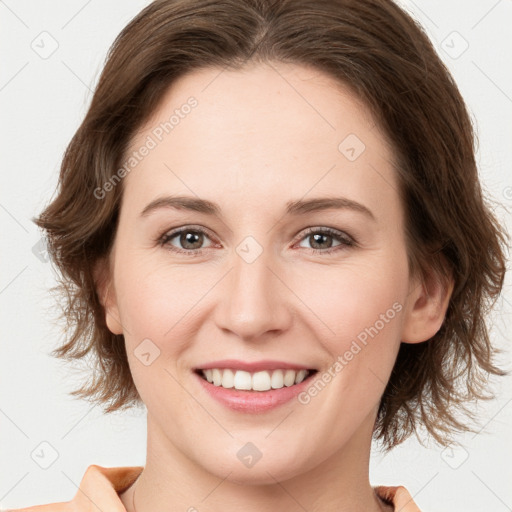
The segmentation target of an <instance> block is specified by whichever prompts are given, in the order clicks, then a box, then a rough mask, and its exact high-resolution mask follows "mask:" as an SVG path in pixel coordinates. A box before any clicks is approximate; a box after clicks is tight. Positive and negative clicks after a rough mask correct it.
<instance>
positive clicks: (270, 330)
mask: <svg viewBox="0 0 512 512" xmlns="http://www.w3.org/2000/svg"><path fill="white" fill-rule="evenodd" d="M268 252H270V251H267V252H266V251H263V252H262V253H261V254H260V255H259V256H258V257H257V258H256V259H255V260H254V261H252V262H250V259H249V260H247V259H245V258H244V257H243V256H240V254H238V253H237V254H234V257H233V265H232V267H231V271H230V272H229V273H228V275H227V276H225V278H224V279H223V284H222V286H221V287H220V289H219V300H218V304H217V307H216V310H215V315H214V318H215V322H216V324H217V326H218V327H219V328H220V329H222V330H223V331H225V332H230V333H232V334H234V335H236V336H238V337H239V338H240V339H242V340H244V341H256V340H263V339H264V338H272V339H273V338H275V337H276V336H278V335H279V333H280V332H284V331H285V330H286V329H288V328H289V326H290V323H291V320H292V317H293V314H292V307H293V306H292V304H290V303H288V301H289V300H290V298H291V297H292V296H293V293H292V292H291V291H290V289H289V288H288V287H287V284H286V282H285V276H284V275H283V274H284V272H280V271H279V266H278V265H276V264H275V261H274V262H273V261H270V260H271V258H270V257H269V256H268Z"/></svg>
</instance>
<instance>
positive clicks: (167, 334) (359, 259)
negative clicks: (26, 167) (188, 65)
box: [97, 63, 451, 512]
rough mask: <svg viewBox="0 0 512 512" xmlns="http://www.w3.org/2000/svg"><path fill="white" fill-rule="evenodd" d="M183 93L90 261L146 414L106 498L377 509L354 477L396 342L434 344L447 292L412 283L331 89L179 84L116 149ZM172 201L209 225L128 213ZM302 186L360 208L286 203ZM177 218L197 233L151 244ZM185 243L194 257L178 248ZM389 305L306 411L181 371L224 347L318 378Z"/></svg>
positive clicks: (339, 96)
mask: <svg viewBox="0 0 512 512" xmlns="http://www.w3.org/2000/svg"><path fill="white" fill-rule="evenodd" d="M190 96H194V97H195V98H196V99H197V101H198V105H197V107H196V108H194V109H192V111H191V112H190V114H189V115H187V116H185V117H184V118H183V119H181V120H180V122H179V124H178V125H177V126H176V127H175V128H174V129H173V130H172V132H170V133H169V134H167V135H166V136H165V137H164V138H163V140H162V141H161V142H160V143H159V144H158V145H157V146H156V147H155V148H153V149H152V150H151V151H150V152H149V154H148V155H147V156H146V157H145V158H144V159H143V160H142V161H141V162H140V163H139V164H138V165H137V166H136V168H135V169H134V170H132V171H131V172H130V173H129V174H128V175H127V176H126V177H125V178H124V181H123V187H124V190H123V199H122V205H121V212H120V219H119V226H118V231H117V233H116V238H115V243H114V246H113V249H112V251H111V254H110V255H109V260H108V261H107V262H103V263H102V265H99V266H98V271H97V272H98V276H99V277H98V289H99V291H100V293H101V296H102V297H104V306H105V311H106V319H107V324H108V327H109V329H110V330H111V331H112V332H114V333H118V334H120V333H122V334H123V335H124V336H125V340H126V347H127V353H128V360H129V364H130V368H131V371H132V374H133V378H134V381H135V384H136V386H137V389H138V391H139V393H140V396H141V398H142V400H143V401H144V403H145V405H146V407H147V411H148V416H147V421H148V439H147V460H146V465H145V469H144V471H143V473H142V475H141V476H140V478H139V479H138V481H137V482H136V484H135V485H133V486H132V487H130V488H129V489H128V490H127V491H126V492H124V493H123V494H122V495H121V500H122V502H123V504H124V505H125V507H126V509H127V510H128V512H132V511H133V510H134V509H133V507H132V499H133V492H134V489H135V490H136V495H135V497H136V499H135V504H136V509H137V512H145V511H149V510H171V509H172V510H189V508H190V507H196V508H197V509H199V510H202V511H206V510H208V511H212V512H218V511H221V510H222V512H231V511H239V510H245V511H248V512H252V511H258V512H260V511H261V510H280V509H281V510H288V511H297V512H298V511H301V512H303V511H304V510H308V511H310V512H313V511H322V512H325V511H334V510H336V511H351V512H353V511H366V512H368V511H370V512H376V511H379V510H391V507H389V506H385V505H384V504H383V503H382V502H380V500H378V499H377V498H376V496H375V495H374V492H373V489H372V487H371V485H370V483H369V476H368V473H369V456H370V445H371V436H372V430H373V425H374V421H375V417H376V413H377V407H378V404H379V400H380V397H381V395H382V393H383V392H384V389H385V385H386V382H387V381H388V379H389V376H390V373H391V370H392V368H393V364H394V361H395V358H396V355H397V352H398V349H399V346H400V342H406V343H419V342H423V341H425V340H428V339H429V338H430V337H432V336H433V335H434V334H435V333H436V332H437V331H438V329H439V328H440V326H441V324H442V321H443V319H444V315H445V312H446V308H447V305H448V300H449V296H450V293H451V288H449V287H448V288H447V287H443V286H442V285H441V284H440V283H438V282H437V281H436V280H435V279H433V278H430V277H428V276H427V279H425V282H424V283H422V282H421V281H420V280H419V279H417V278H416V277H414V276H411V275H409V272H408V267H407V253H406V246H405V238H404V215H405V214H404V211H403V208H402V205H401V204H400V200H399V197H398V193H397V190H398V185H397V178H396V176H395V171H394V169H393V165H392V157H393V152H392V149H391V147H390V146H389V144H388V143H387V141H386V137H385V136H384V134H383V133H382V132H381V131H380V130H379V128H378V126H376V124H375V122H374V120H373V119H372V116H371V115H370V113H369V112H368V111H367V109H366V108H365V106H364V105H363V104H361V103H360V102H359V101H358V99H357V98H356V97H355V96H354V95H353V94H352V93H351V92H350V91H349V90H348V89H347V88H346V87H345V86H343V85H342V84H339V83H337V82H334V81H333V80H332V79H331V78H330V77H328V76H326V75H324V74H322V73H321V72H319V71H316V70H312V69H309V68H306V67H302V66H296V65H284V64H281V63H279V64H278V63H272V64H265V65H263V64H257V65H255V64H251V65H249V66H247V67H246V68H245V69H244V70H243V71H226V70H225V71H221V70H219V69H213V68H210V69H203V70H200V71H195V72H193V73H190V74H188V75H186V76H184V77H182V78H180V79H179V80H178V81H177V82H175V83H174V84H173V86H172V88H170V89H169V91H168V92H167V94H166V95H165V97H164V98H163V100H162V103H161V104H160V106H159V108H158V110H157V111H156V112H155V113H154V114H153V115H152V116H151V119H149V121H148V122H147V123H146V124H145V125H144V126H143V127H142V128H141V129H140V130H139V132H138V133H137V134H136V135H135V136H134V138H133V139H132V144H131V148H130V151H132V150H136V149H137V148H140V147H141V146H142V145H143V144H144V141H146V138H147V136H148V135H151V133H152V130H154V128H155V127H156V126H158V125H159V123H161V122H163V121H165V120H168V119H169V116H170V114H171V113H172V111H173V110H175V109H176V108H180V106H181V105H183V104H184V103H186V101H187V99H188V98H189V97H190ZM349 134H356V135H357V137H358V138H359V139H360V140H361V141H363V143H364V144H365V150H364V151H363V152H362V153H361V154H360V156H359V157H358V158H357V159H356V160H354V161H350V160H348V159H347V158H346V157H345V155H344V154H343V153H342V152H340V151H339V150H338V146H339V144H340V142H342V141H343V140H344V139H345V137H347V135H349ZM171 194H172V195H187V196H191V197H196V198H197V197H199V198H202V199H208V200H210V201H213V202H216V203H218V204H219V206H220V208H221V217H217V216H208V215H206V214H203V213H199V212H193V211H186V210H178V209H173V208H160V209H157V210H154V211H152V212H151V213H149V214H148V215H146V216H141V212H142V210H143V209H144V208H145V207H146V206H147V205H148V204H149V203H150V202H151V201H153V200H155V199H157V198H161V197H163V196H168V195H171ZM314 197H315V198H316V197H346V198H349V199H351V200H353V201H356V202H358V203H360V204H362V205H364V206H366V207H367V208H368V209H369V210H371V212H372V214H373V216H374V219H371V218H370V217H369V216H367V215H365V214H363V213H361V212H359V211H355V210H352V209H348V208H345V209H329V210H324V211H318V212H310V213H306V214H302V215H295V216H293V215H291V216H286V215H285V205H286V203H287V202H288V201H292V200H298V199H311V198H314ZM189 226H193V228H194V229H197V228H198V227H199V228H202V229H204V230H205V231H206V234H205V235H204V238H203V239H201V238H200V239H199V241H195V242H194V241H193V243H192V245H188V246H186V245H183V244H184V243H185V244H186V241H184V240H183V238H182V239H181V243H180V237H179V236H174V238H172V239H171V240H168V241H167V245H161V244H159V243H158V241H157V240H158V239H159V238H160V237H161V236H162V235H164V234H165V233H168V232H170V231H171V230H172V229H175V228H187V227H189ZM308 227H314V228H319V229H322V228H326V227H329V228H332V229H335V230H338V231H339V232H340V235H341V236H343V234H344V233H346V234H348V235H349V236H351V237H353V238H354V239H355V241H356V245H353V246H350V245H345V244H344V243H343V239H337V238H336V237H330V236H329V235H327V236H326V238H325V239H324V240H320V241H319V242H316V245H315V239H314V238H313V236H312V235H313V234H314V233H310V234H306V233H305V231H306V228H308ZM247 236H252V237H253V238H254V239H255V240H256V241H257V244H259V247H260V248H261V250H262V253H261V254H260V255H259V257H258V258H256V260H255V261H254V262H252V263H247V261H245V260H244V258H242V257H241V256H240V255H239V253H238V252H237V250H236V249H237V247H238V246H239V244H240V243H241V242H242V241H243V240H244V239H245V237H247ZM194 244H195V245H194ZM172 248H175V249H178V250H179V249H181V250H183V251H187V250H188V251H189V253H188V254H179V253H176V252H172ZM194 248H202V249H203V253H202V254H200V255H199V256H195V257H194V256H190V254H191V253H192V252H193V250H194ZM312 248H317V249H318V250H319V251H323V252H319V253H316V254H315V253H313V252H312V251H311V249H312ZM332 248H334V249H338V250H337V251H335V252H332V253H330V254H327V252H326V251H328V250H329V249H332ZM196 252H197V251H196ZM101 276H103V277H101ZM105 276H106V277H105ZM394 303H398V304H399V305H400V306H401V311H400V312H398V313H397V314H396V315H395V316H394V318H393V319H391V320H389V321H388V322H387V323H385V326H384V327H383V328H382V329H380V330H379V332H378V334H377V335H376V336H375V337H373V338H369V341H368V343H367V345H366V346H364V348H363V349H362V350H361V351H360V352H359V353H358V354H357V355H355V356H354V358H353V359H352V360H351V361H350V362H349V363H348V364H346V366H345V367H344V368H343V370H342V371H341V372H339V373H338V374H337V375H336V377H335V378H333V379H332V380H331V382H329V383H328V384H327V385H326V386H325V388H324V389H323V390H322V391H321V392H320V393H319V394H318V395H317V396H316V397H314V398H313V399H312V400H311V401H310V403H308V404H301V403H299V402H298V401H297V400H292V401H291V402H288V403H286V404H284V405H282V406H280V407H278V408H277V409H274V410H271V411H268V412H265V413H263V414H248V413H241V412H235V411H232V410H230V409H227V408H226V407H224V406H223V405H221V404H219V403H217V402H215V401H214V400H213V399H212V398H211V397H210V396H209V395H208V394H207V393H206V392H205V391H204V390H203V389H202V387H201V386H200V385H199V383H198V382H197V378H196V376H195V375H194V374H193V373H192V369H193V368H195V367H197V366H200V365H201V363H203V364H204V363H207V362H209V361H213V360H217V359H224V358H235V359H241V360H246V361H256V360H262V359H278V360H284V361H289V362H292V363H301V364H306V365H307V366H308V367H310V368H316V369H318V370H319V373H318V374H317V376H319V375H322V374H323V373H325V372H326V371H327V370H328V368H329V367H330V366H331V365H332V364H333V362H334V360H335V359H336V357H337V356H338V355H340V354H343V353H344V352H345V351H346V350H348V349H349V348H350V346H351V343H352V341H353V340H354V339H356V337H357V335H358V334H359V333H361V332H362V331H364V329H365V328H368V327H369V326H373V325H374V324H375V322H376V320H378V319H379V315H381V314H385V313H386V311H387V310H389V309H390V308H392V305H393V304H394ZM144 339H150V340H151V342H152V343H154V344H155V345H156V346H157V347H158V349H159V350H160V355H159V357H158V358H156V359H155V360H154V361H153V362H152V364H150V365H149V366H146V365H144V364H142V363H141V362H140V361H139V359H138V358H137V357H136V355H135V353H134V351H135V350H136V348H137V346H138V345H139V344H140V343H141V341H142V340H144ZM247 442H251V443H253V444H254V445H256V446H257V448H258V449H259V451H260V452H261V453H262V458H261V459H260V460H259V461H258V462H257V463H256V464H255V465H254V466H252V467H251V468H248V467H246V466H245V465H244V464H242V463H241V462H240V460H239V459H238V457H237V452H238V450H240V449H241V448H242V447H243V446H244V445H245V444H246V443H247Z"/></svg>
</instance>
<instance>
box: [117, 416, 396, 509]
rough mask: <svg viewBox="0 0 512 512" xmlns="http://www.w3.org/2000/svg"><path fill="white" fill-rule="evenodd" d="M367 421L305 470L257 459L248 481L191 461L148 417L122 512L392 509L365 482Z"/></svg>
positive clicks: (369, 426)
mask: <svg viewBox="0 0 512 512" xmlns="http://www.w3.org/2000/svg"><path fill="white" fill-rule="evenodd" d="M373 420H374V418H372V417H369V418H368V421H367V422H365V424H364V425H363V426H362V427H361V428H360V429H358V431H357V432H356V433H355V434H354V435H353V436H352V437H351V438H350V439H349V440H348V442H347V443H346V444H345V445H344V446H343V448H342V449H341V450H339V451H337V452H335V453H333V454H332V455H331V456H330V457H328V458H327V459H326V460H323V461H320V462H319V463H318V464H316V465H312V467H310V468H308V469H307V470H306V471H302V470H301V468H296V469H295V470H294V469H291V470H290V468H282V467H276V466H275V465H270V467H265V466H264V465H263V464H264V457H262V458H261V459H260V461H258V463H257V464H255V465H254V466H253V467H252V468H251V470H250V471H253V473H252V474H251V477H253V478H251V479H250V480H248V479H247V478H245V479H244V478H243V476H242V477H240V476H239V475H237V474H236V471H233V469H232V468H231V467H229V466H226V468H225V469H222V463H223V462H224V461H223V460H222V459H221V458H220V457H219V461H218V467H217V468H216V469H217V471H216V472H215V473H213V472H212V471H208V470H207V469H205V467H204V465H203V464H201V460H198V461H195V460H191V458H190V457H187V454H185V453H183V451H181V450H180V449H179V447H177V446H175V445H174V444H172V443H170V442H169V440H168V438H166V437H165V436H164V435H163V432H162V431H161V430H160V429H159V428H158V427H157V425H156V422H153V421H151V417H150V415H149V414H148V445H147V459H146V464H145V467H144V471H143V472H142V474H141V475H140V477H139V478H138V479H137V481H136V482H135V484H133V485H132V486H131V487H130V488H129V489H128V490H127V491H125V492H124V493H123V494H122V495H121V496H120V498H121V501H122V502H123V504H124V506H125V508H126V510H127V512H148V511H150V510H169V509H170V508H172V509H173V510H186V511H190V512H195V511H197V510H206V509H207V510H208V511H209V512H235V511H236V512H238V511H239V510H241V509H242V510H244V511H247V512H260V511H261V510H279V509H282V510H287V511H289V512H304V510H307V511H308V512H320V511H321V512H328V511H333V512H334V511H336V512H349V511H350V512H354V511H361V512H363V511H364V512H382V511H386V512H387V511H392V510H393V507H390V506H389V505H385V504H383V502H382V501H381V500H380V499H379V498H378V497H377V496H376V495H375V493H374V491H373V488H372V487H371V485H370V483H369V479H368V472H369V456H370V445H371V433H372V427H373ZM235 453H236V449H235ZM257 466H259V468H258V469H259V472H258V473H256V471H257ZM255 470H256V471H255ZM135 491H136V494H135V496H134V493H135ZM134 497H135V500H133V498H134ZM133 503H134V505H135V507H134V505H133Z"/></svg>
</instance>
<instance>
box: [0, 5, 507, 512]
mask: <svg viewBox="0 0 512 512" xmlns="http://www.w3.org/2000/svg"><path fill="white" fill-rule="evenodd" d="M148 3H149V2H148V1H143V0H123V1H121V0H116V1H113V0H110V1H99V0H89V1H86V0H72V1H66V2H64V1H60V2H59V1H55V0H54V1H46V2H42V1H36V0H32V1H27V0H19V1H15V0H6V1H0V23H1V29H0V38H1V44H0V52H1V66H0V106H1V124H0V126H1V128H0V129H1V137H0V140H1V143H2V148H1V155H2V160H1V173H0V183H1V188H0V223H1V226H2V231H1V233H2V236H1V238H0V247H1V251H2V260H1V261H2V265H1V271H0V315H1V324H2V335H3V338H2V345H1V350H2V352H1V358H0V365H1V366H0V375H1V386H2V387H1V396H0V398H1V400H0V425H1V430H0V432H1V437H0V507H5V508H8V507H22V506H28V505H33V504H42V503H49V502H54V501H67V500H70V499H71V498H72V497H73V496H74V495H75V493H76V491H77V487H78V485H79V483H80V480H81V478H82V476H83V473H84V471H85V469H86V468H87V466H88V465H89V464H99V465H103V466H123V465H143V464H144V461H145V449H146V447H145V440H146V425H145V413H144V412H143V411H140V410H138V411H137V410H134V411H131V412H129V413H123V414H114V415H110V416H108V415H107V416H105V415H102V413H101V410H100V409H99V407H95V406H91V404H88V403H86V402H79V401H77V400H74V399H72V398H70V397H69V396H67V393H68V392H69V391H70V390H71V389H73V388H74V386H75V385H76V383H77V379H78V377H79V375H78V374H75V373H72V369H71V368H70V367H68V366H65V365H63V363H61V362H60V361H58V360H55V359H53V358H51V357H50V356H49V355H48V352H49V351H50V350H51V349H52V348H54V347H55V346H56V344H57V342H58V340H59V339H60V331H59V328H58V327H56V326H55V325H54V324H53V323H52V321H51V318H52V316H53V312H54V310H55V306H54V302H53V299H52V297H51V296H50V294H49V291H48V290H49V288H50V287H51V286H52V285H53V284H54V282H55V281H54V275H53V272H52V268H51V265H50V264H49V263H46V262H44V261H43V260H42V259H41V256H40V255H39V256H38V253H37V250H36V251H34V250H33V249H34V246H36V245H37V243H38V241H39V239H40V233H39V232H38V230H37V228H36V226H35V225H34V224H33V223H32V222H31V220H30V219H31V217H32V216H34V215H36V214H37V213H38V212H40V211H41V209H42V208H43V207H44V205H45V204H46V203H47V202H48V201H49V200H50V198H51V197H52V194H53V192H54V188H55V184H56V180H57V174H58V170H59V165H60V160H61V158H62V154H63V151H64V149H65V147H66V145H67V143H68V142H69V140H70V139H71V137H72V135H73V133H74V131H75V130H76V128H77V127H78V125H79V123H80V121H81V119H82V118H83V116H84V114H85V111H86V107H87V105H88V104H89V102H90V99H91V97H92V90H93V89H94V86H95V84H96V81H97V79H98V77H99V73H100V71H101V67H102V63H103V61H104V58H105V55H106V52H107V50H108V48H109V46H110V44H111V43H112V41H113V40H114V38H115V36H116V35H117V34H118V33H119V31H120V30H121V29H122V28H123V27H124V26H125V25H126V23H127V22H128V21H129V20H130V19H131V18H132V17H133V16H134V15H135V14H136V13H137V12H139V11H140V10H141V9H142V8H143V7H144V6H145V5H147V4H148ZM402 5H404V6H405V7H406V9H407V10H408V11H409V12H411V13H412V14H413V16H414V17H415V18H417V19H418V20H419V21H420V23H421V24H422V25H423V26H424V27H425V28H426V30H427V32H428V34H429V36H430V37H431V39H432V40H433V42H434V44H435V46H436V47H437V48H438V51H439V54H440V55H441V58H442V59H443V60H444V62H445V63H446V64H447V66H448V67H449V69H450V71H451V72H452V74H453V75H454V77H455V80H456V82H457V83H458V85H459V87H460V90H461V92H462V95H463V96H464V98H465V99H466V102H467V104H468V107H469V108H470V110H471V113H472V116H473V118H474V119H475V123H476V124H477V130H478V136H479V152H478V162H479V165H480V171H481V177H482V182H483V185H484V188H485V189H486V190H487V191H488V193H489V194H491V195H492V196H493V197H494V199H495V200H497V201H499V202H501V203H502V204H503V205H505V206H507V207H510V206H512V174H511V170H510V168H511V166H510V163H511V162H512V154H511V153H512V150H511V146H512V84H511V78H512V62H510V55H511V53H512V52H511V42H512V31H511V30H510V28H509V27H511V26H512V2H511V1H510V0H498V1H496V0H472V1H468V0H458V1H454V0H451V1H450V2H446V1H441V0H435V1H433V0H428V1H427V0H421V1H420V0H416V1H415V2H413V1H404V2H402ZM454 32H456V33H455V34H454ZM41 33H43V34H41ZM55 45H58V47H57V48H56V49H55V51H54V52H53V53H52V54H51V55H50V53H51V51H52V50H53V49H54V48H53V46H55ZM466 45H469V46H468V48H467V49H466V50H465V51H464V49H465V46H466ZM497 214H498V215H499V217H500V218H501V219H502V220H503V221H504V222H506V223H507V224H508V228H509V230H510V226H511V222H510V216H509V215H507V213H506V210H505V209H504V208H499V209H498V210H497ZM511 311H512V295H511V291H510V276H509V277H507V284H506V286H505V294H504V296H503V298H502V299H501V300H500V302H499V305H498V308H497V311H496V314H495V316H494V323H495V328H494V330H493V334H492V336H493V340H494V341H495V343H496V344H497V345H500V346H503V347H506V349H507V353H506V354H505V355H504V356H503V358H502V361H503V362H504V363H506V364H507V365H508V367H510V349H509V346H510V326H511V323H510V314H511ZM510 384H511V379H510V378H507V379H502V380H501V381H500V382H499V384H498V385H497V387H496V389H497V390H498V393H499V398H498V399H497V400H496V401H493V402H489V403H481V404H480V405H479V409H478V410H479V413H480V415H481V418H482V419H481V426H482V427H483V429H482V431H481V432H480V433H479V434H477V435H475V434H470V435H466V436H461V437H460V438H459V440H460V441H461V442H462V443H463V444H464V449H455V450H453V451H451V450H447V451H443V450H442V449H441V448H439V447H437V446H436V445H435V444H433V443H432V444H431V446H430V447H427V448H423V447H422V446H421V445H420V444H418V442H417V441H416V439H411V440H410V441H408V442H406V443H405V444H403V445H401V446H400V447H398V448H396V449H395V450H394V451H393V452H391V454H389V455H388V456H387V457H386V458H382V457H381V456H380V455H379V454H378V453H377V452H375V453H374V455H373V457H372V460H371V468H370V469H371V471H370V477H371V482H372V484H373V485H377V484H389V485H399V484H401V485H405V486H406V487H407V488H408V489H409V491H410V492H411V494H412V495H413V497H414V499H415V501H416V502H417V503H418V505H419V506H420V508H421V510H422V511H424V512H427V511H432V512H441V511H450V512H462V511H464V512H471V511H474V512H476V511H478V512H481V511H482V510H485V511H486V512H494V511H495V512H505V511H506V510H512V485H511V482H512V469H511V463H510V461H511V460H512V434H511V426H512V403H511V402H512V389H511V385H510ZM41 443H43V444H41ZM47 443H49V445H51V447H52V448H51V447H50V446H49V445H48V444H47ZM53 450H55V451H56V452H57V453H58V457H57V459H56V460H55V461H54V462H53V463H52V464H51V465H50V466H49V467H48V468H47V469H43V468H42V467H41V465H43V466H44V465H48V464H50V463H51V462H52V460H53V458H52V457H53V456H54V451H53ZM36 461H37V462H36Z"/></svg>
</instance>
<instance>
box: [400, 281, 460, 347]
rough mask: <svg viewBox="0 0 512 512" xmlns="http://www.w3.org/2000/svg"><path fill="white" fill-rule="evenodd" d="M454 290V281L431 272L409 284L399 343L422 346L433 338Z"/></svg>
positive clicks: (441, 322) (439, 326)
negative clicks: (410, 285)
mask: <svg viewBox="0 0 512 512" xmlns="http://www.w3.org/2000/svg"><path fill="white" fill-rule="evenodd" d="M453 286H454V281H453V277H452V276H451V275H450V276H449V277H444V276H440V275H439V274H437V273H436V272H434V271H432V272H430V273H429V275H427V276H425V277H423V278H416V279H414V280H413V282H412V288H411V289H412V291H411V292H410V294H409V297H408V300H407V306H406V311H405V317H404V323H403V329H402V342H403V343H421V342H422V341H426V340H428V339H430V338H432V337H433V336H434V335H435V334H436V333H437V332H438V331H439V329H440V328H441V325H442V324H443V321H444V318H445V315H446V310H447V309H448V304H449V302H450V297H451V295H452V291H453Z"/></svg>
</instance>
